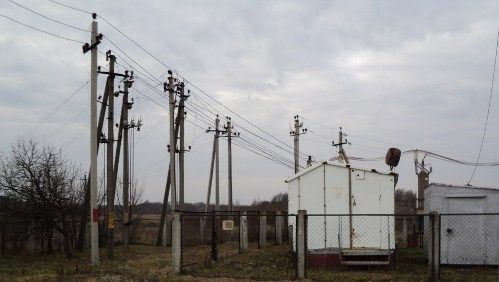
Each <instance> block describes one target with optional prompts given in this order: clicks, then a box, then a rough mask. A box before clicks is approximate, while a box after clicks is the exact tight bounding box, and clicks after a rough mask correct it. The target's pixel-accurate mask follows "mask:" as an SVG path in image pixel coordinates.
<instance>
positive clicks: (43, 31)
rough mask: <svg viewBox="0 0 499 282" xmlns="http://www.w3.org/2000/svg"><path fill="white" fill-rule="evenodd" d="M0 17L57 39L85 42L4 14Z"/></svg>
mask: <svg viewBox="0 0 499 282" xmlns="http://www.w3.org/2000/svg"><path fill="white" fill-rule="evenodd" d="M0 17H2V18H6V19H8V20H11V21H13V22H15V23H18V24H20V25H23V26H25V27H28V28H31V29H33V30H36V31H39V32H42V33H45V34H48V35H51V36H54V37H57V38H59V39H64V40H67V41H71V42H75V43H80V44H85V42H83V41H80V40H76V39H72V38H69V37H65V36H62V35H58V34H55V33H52V32H50V31H46V30H43V29H39V28H37V27H34V26H31V25H29V24H25V23H23V22H21V21H18V20H16V19H14V18H11V17H9V16H6V15H2V14H0Z"/></svg>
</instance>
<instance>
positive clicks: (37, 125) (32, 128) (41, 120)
mask: <svg viewBox="0 0 499 282" xmlns="http://www.w3.org/2000/svg"><path fill="white" fill-rule="evenodd" d="M89 82H90V80H87V81H86V82H85V83H83V84H82V85H81V86H80V87H79V88H78V89H77V90H76V91H75V92H73V93H72V94H71V95H69V96H68V97H67V98H66V99H64V101H62V102H61V103H60V104H59V105H57V107H55V108H54V109H53V110H52V111H50V112H49V113H47V114H46V115H45V116H44V117H42V118H41V119H40V120H39V121H38V122H37V123H36V124H35V125H33V126H32V127H31V128H30V130H29V131H28V133H26V134H25V135H31V134H32V133H33V132H34V131H35V130H36V129H37V128H38V127H39V126H40V125H41V124H43V123H45V122H46V121H47V120H48V119H49V118H50V117H51V116H53V115H54V114H55V113H56V112H58V111H59V110H60V109H61V108H62V107H63V106H64V105H66V104H67V103H68V102H69V101H70V100H71V99H72V98H73V97H74V96H76V94H78V93H80V91H81V90H82V89H83V88H84V87H85V86H86V85H87V84H88V83H89Z"/></svg>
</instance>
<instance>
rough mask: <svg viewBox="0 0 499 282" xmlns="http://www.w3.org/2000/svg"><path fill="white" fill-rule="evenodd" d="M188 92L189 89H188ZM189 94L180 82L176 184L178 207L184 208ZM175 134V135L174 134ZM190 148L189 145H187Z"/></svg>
mask: <svg viewBox="0 0 499 282" xmlns="http://www.w3.org/2000/svg"><path fill="white" fill-rule="evenodd" d="M188 92H189V91H188ZM188 97H189V95H185V84H184V83H183V82H182V83H180V102H179V105H178V117H179V128H180V136H179V143H180V144H179V145H180V147H179V150H178V166H179V174H178V177H179V180H178V186H179V209H183V208H184V204H185V202H184V189H185V188H184V165H185V164H184V153H185V152H187V151H188V150H186V149H185V144H184V143H185V142H184V138H185V115H186V114H187V113H186V112H185V100H187V98H188ZM175 136H176V135H175ZM189 149H190V146H189Z"/></svg>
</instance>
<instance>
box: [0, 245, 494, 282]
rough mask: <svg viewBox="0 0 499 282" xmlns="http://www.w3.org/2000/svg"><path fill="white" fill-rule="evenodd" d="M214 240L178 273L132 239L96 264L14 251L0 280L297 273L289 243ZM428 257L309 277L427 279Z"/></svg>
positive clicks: (482, 277)
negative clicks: (244, 245) (241, 244)
mask: <svg viewBox="0 0 499 282" xmlns="http://www.w3.org/2000/svg"><path fill="white" fill-rule="evenodd" d="M210 250H211V247H210V246H197V247H190V248H187V249H186V251H185V252H184V263H193V262H200V263H198V264H195V265H192V266H189V267H184V268H183V274H182V275H178V276H174V275H173V274H172V270H171V260H170V249H169V248H162V247H155V246H143V245H142V246H141V245H133V246H131V248H130V251H129V252H124V251H123V249H122V248H121V247H117V248H116V260H114V261H109V260H107V259H106V257H105V252H104V250H101V251H102V252H101V264H100V265H99V266H97V267H91V265H90V264H89V261H88V258H89V254H88V252H83V253H77V254H76V257H75V258H73V259H71V260H66V259H65V257H64V255H63V254H51V255H48V254H46V255H38V256H36V257H32V258H28V257H21V256H13V257H10V258H4V259H0V281H11V280H17V281H39V280H44V281H55V280H57V281H61V280H73V281H74V280H76V281H80V280H81V281H89V280H90V281H95V280H102V281H123V280H129V281H166V280H181V281H190V280H206V279H209V280H216V281H231V280H235V279H242V280H292V279H294V277H295V267H294V263H293V262H294V254H293V252H292V251H291V248H290V247H289V246H269V247H267V248H265V249H257V247H256V245H255V244H252V245H251V248H250V250H249V251H248V252H246V253H244V254H241V255H239V254H238V246H237V244H234V243H230V244H223V245H221V246H219V256H220V257H222V258H221V259H220V260H219V261H218V262H213V263H212V262H211V261H210V259H209V255H210ZM426 271H427V268H426V262H425V259H424V256H423V253H422V252H421V250H400V251H399V253H398V255H397V264H396V266H394V267H393V268H392V269H387V268H360V269H349V268H339V269H335V270H334V271H332V270H326V269H323V270H320V269H308V270H307V276H308V278H309V279H310V280H317V281H326V280H336V281H411V282H414V281H425V280H426ZM441 279H442V281H480V282H484V281H497V272H496V270H495V269H494V268H462V269H459V268H446V269H443V270H442V273H441Z"/></svg>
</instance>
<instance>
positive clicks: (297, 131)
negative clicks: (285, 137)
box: [289, 115, 307, 173]
mask: <svg viewBox="0 0 499 282" xmlns="http://www.w3.org/2000/svg"><path fill="white" fill-rule="evenodd" d="M293 118H294V120H295V126H294V127H295V128H294V130H292V131H290V132H289V135H290V136H293V139H294V157H295V173H298V172H299V171H300V135H303V134H306V133H307V129H306V128H303V129H301V130H300V128H302V127H303V122H301V123H300V119H299V118H300V117H299V116H298V115H296V116H294V117H293Z"/></svg>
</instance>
